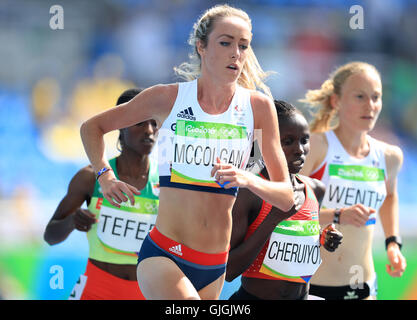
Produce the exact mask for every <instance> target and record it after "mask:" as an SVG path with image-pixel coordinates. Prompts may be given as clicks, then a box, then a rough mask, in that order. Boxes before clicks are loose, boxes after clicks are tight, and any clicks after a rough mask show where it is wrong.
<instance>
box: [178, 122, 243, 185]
mask: <svg viewBox="0 0 417 320" xmlns="http://www.w3.org/2000/svg"><path fill="white" fill-rule="evenodd" d="M249 140H250V138H249V137H248V133H247V130H246V128H245V127H241V126H236V125H232V124H225V123H211V122H201V121H186V120H177V124H176V129H175V135H174V146H173V159H172V171H171V182H178V183H186V184H193V185H199V186H210V187H217V188H220V187H223V186H224V185H220V184H219V183H218V182H216V180H215V178H214V177H211V170H212V168H213V165H214V164H216V158H217V157H218V158H220V160H221V161H222V162H224V163H229V164H233V165H234V166H235V167H237V168H244V167H245V166H246V163H247V159H248V157H249V155H250V148H248V145H249V144H250V143H251V142H250V141H249ZM248 149H249V152H248Z"/></svg>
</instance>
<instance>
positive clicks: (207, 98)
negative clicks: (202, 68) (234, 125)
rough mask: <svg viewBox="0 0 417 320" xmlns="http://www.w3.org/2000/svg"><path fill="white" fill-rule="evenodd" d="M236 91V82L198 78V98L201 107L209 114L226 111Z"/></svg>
mask: <svg viewBox="0 0 417 320" xmlns="http://www.w3.org/2000/svg"><path fill="white" fill-rule="evenodd" d="M235 91H236V83H235V82H233V83H229V84H219V83H216V82H214V81H212V79H209V78H208V77H205V78H203V77H200V78H199V79H198V80H197V100H198V103H199V104H200V106H201V108H202V109H203V110H204V111H205V112H206V113H209V114H220V113H223V112H225V111H226V110H227V109H228V107H229V105H230V103H231V101H232V99H233V95H234V94H235Z"/></svg>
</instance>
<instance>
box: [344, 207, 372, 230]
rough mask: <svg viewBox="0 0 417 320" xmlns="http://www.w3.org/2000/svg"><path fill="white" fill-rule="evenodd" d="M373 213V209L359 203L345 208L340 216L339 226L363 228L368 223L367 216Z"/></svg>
mask: <svg viewBox="0 0 417 320" xmlns="http://www.w3.org/2000/svg"><path fill="white" fill-rule="evenodd" d="M374 212H375V209H373V208H370V207H365V206H364V205H363V204H360V203H358V204H355V205H353V206H351V207H345V208H343V211H342V213H341V214H340V224H350V225H353V226H355V227H363V226H364V225H365V224H366V222H367V221H368V219H369V216H370V215H371V214H372V213H374Z"/></svg>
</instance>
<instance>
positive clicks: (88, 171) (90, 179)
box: [68, 165, 96, 195]
mask: <svg viewBox="0 0 417 320" xmlns="http://www.w3.org/2000/svg"><path fill="white" fill-rule="evenodd" d="M95 183H96V177H95V173H94V169H93V167H92V166H91V165H88V166H85V167H83V168H81V169H80V170H78V172H77V173H76V174H75V175H74V176H73V177H72V179H71V181H70V183H69V186H68V193H83V194H87V195H89V194H92V193H93V191H94V185H95Z"/></svg>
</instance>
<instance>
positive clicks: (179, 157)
mask: <svg viewBox="0 0 417 320" xmlns="http://www.w3.org/2000/svg"><path fill="white" fill-rule="evenodd" d="M250 97H251V94H250V90H248V89H245V88H242V87H240V86H236V91H235V94H234V96H233V99H232V101H231V103H230V106H229V108H228V109H227V110H226V111H225V112H224V113H222V114H217V115H212V114H208V113H206V112H204V111H203V110H202V108H201V106H200V104H199V103H198V100H197V79H196V80H193V81H190V82H183V83H179V85H178V94H177V98H176V100H175V103H174V106H173V108H172V110H171V113H170V114H169V116H168V117H167V119H166V120H165V121H164V123H163V124H162V126H161V129H160V130H159V138H158V157H159V159H158V161H159V174H160V177H159V178H160V186H161V187H172V188H182V189H188V190H196V191H203V192H215V193H223V194H231V195H235V196H236V194H237V188H230V189H225V188H224V186H225V185H221V184H220V183H219V182H218V181H216V180H215V178H214V177H211V176H210V172H211V170H212V168H213V165H214V164H216V158H217V157H219V158H220V160H222V161H223V162H225V163H231V164H233V165H235V166H236V167H238V168H240V169H246V165H247V163H248V160H249V157H250V152H251V148H252V140H253V131H254V123H253V114H252V106H251V103H250Z"/></svg>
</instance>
